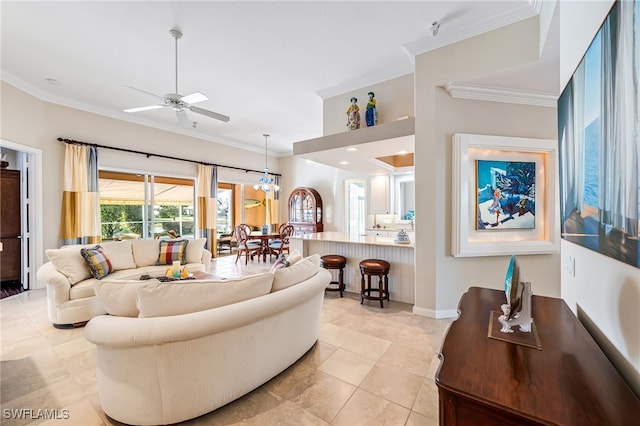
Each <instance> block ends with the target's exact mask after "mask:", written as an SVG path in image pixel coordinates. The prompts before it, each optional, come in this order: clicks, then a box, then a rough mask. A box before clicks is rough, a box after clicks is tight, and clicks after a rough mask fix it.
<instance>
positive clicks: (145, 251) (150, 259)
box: [131, 240, 160, 268]
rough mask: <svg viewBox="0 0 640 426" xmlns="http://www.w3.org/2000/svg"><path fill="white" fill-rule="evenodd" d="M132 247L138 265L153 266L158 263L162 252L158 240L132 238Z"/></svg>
mask: <svg viewBox="0 0 640 426" xmlns="http://www.w3.org/2000/svg"><path fill="white" fill-rule="evenodd" d="M131 249H132V251H133V259H134V260H135V262H136V267H138V268H139V267H141V266H152V265H156V264H157V263H158V254H159V253H160V244H159V243H158V240H131Z"/></svg>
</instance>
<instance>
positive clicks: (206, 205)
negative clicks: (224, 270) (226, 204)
mask: <svg viewBox="0 0 640 426" xmlns="http://www.w3.org/2000/svg"><path fill="white" fill-rule="evenodd" d="M217 194H218V176H217V168H216V167H215V166H205V165H204V164H198V187H197V188H196V197H197V198H198V219H197V220H198V234H199V236H200V237H203V238H206V239H207V243H206V245H205V247H207V249H209V250H210V251H211V253H212V254H213V257H216V256H217V235H216V216H217V199H216V197H217Z"/></svg>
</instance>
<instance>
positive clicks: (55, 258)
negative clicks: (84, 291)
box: [46, 246, 91, 285]
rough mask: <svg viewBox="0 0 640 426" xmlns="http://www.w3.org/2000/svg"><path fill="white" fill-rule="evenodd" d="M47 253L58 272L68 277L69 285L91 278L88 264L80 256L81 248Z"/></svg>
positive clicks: (61, 249) (52, 250) (69, 248)
mask: <svg viewBox="0 0 640 426" xmlns="http://www.w3.org/2000/svg"><path fill="white" fill-rule="evenodd" d="M46 253H47V257H48V258H49V260H50V261H51V263H53V266H55V268H56V270H57V271H58V272H60V273H61V274H62V275H64V276H65V277H67V279H68V280H69V284H71V285H74V284H75V283H77V282H80V281H82V280H86V279H87V278H91V271H90V270H89V267H88V266H87V262H86V261H85V260H84V258H83V257H82V255H81V254H80V246H76V247H67V248H59V249H48V250H47V251H46Z"/></svg>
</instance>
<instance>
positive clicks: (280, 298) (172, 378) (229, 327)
mask: <svg viewBox="0 0 640 426" xmlns="http://www.w3.org/2000/svg"><path fill="white" fill-rule="evenodd" d="M314 256H317V255H314ZM307 259H311V257H310V258H307ZM300 262H303V261H300ZM300 262H299V263H300ZM313 262H315V264H316V266H315V268H316V269H315V270H314V271H312V272H310V273H307V274H306V275H307V276H308V278H306V279H304V280H303V281H301V282H299V283H295V284H293V285H291V284H289V285H290V286H289V287H286V288H283V289H278V288H275V287H276V281H277V280H278V274H279V273H280V271H281V270H278V271H275V273H274V274H273V275H274V278H272V280H273V287H272V288H269V287H267V288H268V290H267V293H266V294H264V295H262V296H259V297H254V298H251V299H248V300H244V301H241V302H238V303H233V304H230V305H226V306H221V307H217V308H213V309H207V310H203V311H199V312H192V313H186V314H179V315H174V316H159V317H152V318H139V317H138V318H132V317H117V316H110V315H102V316H98V317H95V318H93V319H92V320H91V321H89V323H88V324H87V326H86V327H85V336H86V338H87V339H88V340H89V341H90V342H93V343H94V344H95V345H96V347H97V349H96V350H97V368H98V371H97V379H98V395H99V399H100V403H101V405H102V408H103V410H104V412H105V413H106V414H107V415H108V416H110V417H111V418H113V419H115V420H117V421H119V422H123V423H128V424H139V425H149V424H171V423H177V422H181V421H184V420H187V419H192V418H194V417H198V416H200V415H202V414H205V413H207V412H210V411H212V410H215V409H216V408H218V407H221V406H223V405H225V404H227V403H229V402H231V401H233V400H234V399H236V398H239V397H240V396H242V395H244V394H246V393H248V392H250V391H251V390H253V389H255V388H257V387H259V386H260V385H262V384H263V383H265V382H267V381H268V380H270V379H271V378H273V377H275V376H276V375H278V374H279V373H280V372H282V371H283V370H285V369H286V368H287V367H289V366H290V365H291V364H293V363H294V362H295V361H296V360H298V359H299V358H300V357H301V356H302V355H304V353H305V352H307V351H308V350H309V349H310V348H311V347H312V346H313V345H314V343H315V342H316V340H317V339H318V333H319V327H320V315H321V310H322V302H323V299H324V289H325V288H326V287H327V285H328V283H329V281H330V280H331V275H330V274H329V272H328V271H326V270H325V269H322V268H319V267H318V266H317V265H318V264H319V258H314V259H313ZM296 265H298V263H296V264H295V265H293V266H291V267H289V268H285V270H282V271H283V273H285V274H288V275H289V278H287V279H289V280H291V279H292V277H293V278H294V279H297V278H295V277H294V275H297V276H298V277H300V276H301V275H304V274H300V273H299V272H298V271H294V269H295V268H294V267H295V266H296ZM286 269H290V270H291V271H286ZM311 274H312V275H311ZM269 275H270V274H269ZM155 285H156V288H158V286H162V285H165V286H166V285H174V286H175V285H176V284H160V285H159V284H155ZM177 285H181V284H177ZM184 285H186V286H198V284H195V283H192V284H184ZM226 285H227V286H229V285H234V284H233V281H231V282H229V283H228V284H226ZM280 287H282V286H280ZM192 288H193V287H192ZM183 289H184V287H183ZM138 304H140V298H138ZM140 312H141V314H142V310H141V311H140Z"/></svg>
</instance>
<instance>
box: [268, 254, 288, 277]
mask: <svg viewBox="0 0 640 426" xmlns="http://www.w3.org/2000/svg"><path fill="white" fill-rule="evenodd" d="M287 266H289V261H288V260H287V258H286V256H285V255H284V253H282V254H281V255H280V256H278V258H277V259H276V261H275V263H274V264H273V266H272V267H271V270H270V271H269V272H271V273H272V274H273V273H274V272H275V271H277V270H278V269H280V268H286V267H287Z"/></svg>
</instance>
